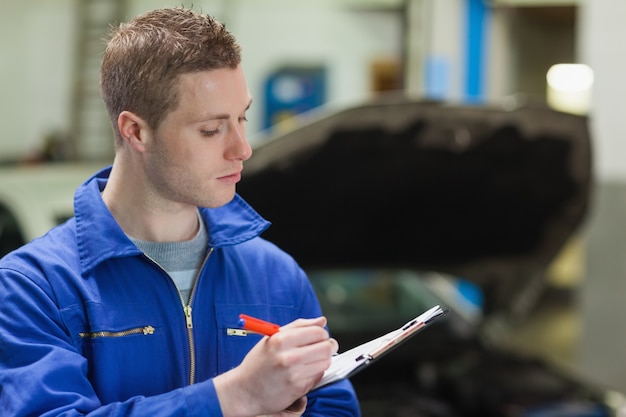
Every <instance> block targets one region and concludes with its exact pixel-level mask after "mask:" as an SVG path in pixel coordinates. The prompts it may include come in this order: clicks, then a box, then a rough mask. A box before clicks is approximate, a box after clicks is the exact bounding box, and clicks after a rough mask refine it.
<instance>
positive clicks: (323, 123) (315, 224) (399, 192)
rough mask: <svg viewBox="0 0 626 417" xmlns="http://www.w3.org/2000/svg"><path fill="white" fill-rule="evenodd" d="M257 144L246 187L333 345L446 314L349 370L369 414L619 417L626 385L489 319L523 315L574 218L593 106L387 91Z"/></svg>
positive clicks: (586, 189) (573, 229)
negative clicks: (556, 356)
mask: <svg viewBox="0 0 626 417" xmlns="http://www.w3.org/2000/svg"><path fill="white" fill-rule="evenodd" d="M261 143H262V145H261V146H258V147H256V148H255V151H254V154H253V156H252V158H251V159H250V160H249V161H247V163H246V167H245V175H244V177H243V179H242V181H241V182H240V184H239V186H238V192H239V193H240V194H241V195H242V196H243V197H244V199H246V200H247V201H248V202H250V204H251V205H252V206H253V207H255V208H256V209H257V210H258V211H259V212H260V214H261V215H263V216H264V217H265V218H267V219H268V220H270V221H271V222H272V223H273V224H272V226H271V227H270V228H269V229H268V230H267V231H266V232H265V233H264V237H265V238H267V239H268V240H270V241H273V242H274V243H276V244H277V245H278V246H280V247H282V248H283V249H285V250H286V251H287V252H289V253H290V254H292V255H293V256H294V257H295V259H296V260H298V262H300V264H301V265H302V267H303V268H304V269H305V271H306V272H307V273H308V275H309V277H310V279H311V282H312V284H313V286H314V288H315V290H316V292H317V295H318V297H319V299H320V302H321V304H322V308H323V311H324V314H325V315H327V317H328V326H329V329H330V332H331V334H332V335H333V337H335V338H336V339H337V340H338V341H339V344H340V346H341V348H342V350H347V349H349V348H351V347H353V346H356V345H358V344H361V343H363V342H365V341H368V340H371V339H373V338H375V337H377V336H380V335H382V334H385V333H387V332H388V331H390V330H393V329H396V328H398V327H399V326H401V325H402V324H404V323H406V322H407V320H410V319H411V318H413V317H416V316H417V315H418V314H419V313H421V312H422V311H424V310H426V309H428V308H430V307H431V306H433V305H437V304H439V305H442V306H444V307H445V308H446V309H447V310H448V314H447V315H446V316H445V317H444V318H443V319H441V320H438V321H437V323H433V325H432V327H428V328H427V329H425V331H423V332H420V333H419V334H417V335H415V336H413V337H412V338H411V339H409V340H408V341H406V342H405V343H403V344H402V345H401V346H399V347H397V348H396V349H395V350H394V351H392V352H391V353H388V354H386V355H385V356H384V357H382V358H381V359H379V360H378V361H377V362H375V363H373V364H372V365H371V366H369V367H367V368H366V369H364V370H363V371H361V372H359V373H358V374H356V375H354V376H352V377H351V381H352V383H353V384H354V386H355V389H356V391H357V394H358V396H359V399H360V401H361V404H362V408H363V416H365V417H401V416H416V417H422V416H425V417H444V416H445V417H448V416H455V417H457V416H464V417H474V416H476V417H477V416H480V417H539V416H542V417H543V416H549V417H557V416H570V417H581V416H586V417H592V416H611V415H617V413H618V412H619V410H620V407H621V406H618V405H617V406H616V403H619V401H621V398H622V396H621V394H620V393H616V392H613V391H612V390H610V389H607V388H605V387H602V386H598V385H597V384H596V383H594V382H592V381H589V380H586V379H585V378H584V377H582V376H580V375H575V374H574V373H573V372H572V371H570V370H568V369H565V367H562V366H558V365H557V364H555V363H552V362H551V361H549V360H547V359H546V358H543V357H539V356H533V355H531V354H530V353H528V352H523V351H521V350H515V349H511V348H510V346H508V345H507V344H506V343H503V340H501V339H502V338H501V337H500V336H499V334H498V332H494V331H493V329H494V328H497V326H506V324H507V323H510V322H512V320H513V319H517V320H521V319H523V318H524V317H527V316H528V315H529V313H530V312H532V309H533V308H535V307H536V306H537V304H538V300H539V298H540V296H541V295H542V294H543V293H544V292H545V291H546V289H547V283H546V276H547V274H546V271H547V269H548V267H549V266H550V265H551V264H552V262H553V261H554V260H555V258H556V257H557V256H558V254H559V253H560V251H561V250H562V249H563V247H564V246H565V245H566V244H567V243H568V242H569V241H570V239H572V237H573V236H574V235H575V234H576V233H577V231H578V230H579V229H580V227H581V225H582V224H584V221H585V218H586V215H587V213H588V211H589V208H590V194H591V192H592V188H593V176H592V172H593V170H592V164H591V142H590V135H589V129H588V121H587V119H586V117H584V116H578V115H573V114H568V113H563V112H559V111H556V110H553V109H550V108H548V107H547V106H545V105H543V104H541V103H527V104H526V105H523V106H498V105H487V104H483V105H478V104H451V103H441V102H433V101H424V100H420V99H413V98H411V97H407V96H404V95H395V96H383V97H378V98H375V99H372V100H369V101H366V102H364V103H360V104H358V105H355V106H348V107H346V108H343V109H340V110H337V109H334V110H333V111H329V112H323V111H319V112H316V113H313V114H309V115H305V116H302V118H301V119H300V120H299V123H298V124H297V125H296V126H295V127H292V128H291V129H289V130H284V129H277V130H276V131H275V132H268V133H267V134H266V136H265V137H262V138H261ZM616 399H620V400H619V401H616Z"/></svg>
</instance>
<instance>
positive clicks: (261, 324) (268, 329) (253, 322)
mask: <svg viewBox="0 0 626 417" xmlns="http://www.w3.org/2000/svg"><path fill="white" fill-rule="evenodd" d="M239 325H240V326H241V327H242V328H244V329H246V330H249V331H251V332H255V333H260V334H264V335H266V336H271V335H273V334H274V333H276V332H277V331H278V330H279V329H280V326H279V325H278V324H274V323H270V322H269V321H265V320H261V319H257V318H255V317H252V316H248V315H246V314H240V315H239Z"/></svg>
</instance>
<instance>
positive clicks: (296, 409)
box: [285, 396, 307, 415]
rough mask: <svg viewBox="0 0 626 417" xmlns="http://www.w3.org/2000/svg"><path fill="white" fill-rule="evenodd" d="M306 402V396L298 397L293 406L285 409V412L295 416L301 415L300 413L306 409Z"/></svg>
mask: <svg viewBox="0 0 626 417" xmlns="http://www.w3.org/2000/svg"><path fill="white" fill-rule="evenodd" d="M306 402H307V398H306V396H304V397H300V398H298V399H297V400H296V401H294V402H293V404H291V405H290V406H289V407H287V409H286V410H285V411H289V412H292V413H294V414H295V415H301V414H302V413H304V410H305V409H306Z"/></svg>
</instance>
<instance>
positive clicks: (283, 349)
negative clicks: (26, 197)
mask: <svg viewBox="0 0 626 417" xmlns="http://www.w3.org/2000/svg"><path fill="white" fill-rule="evenodd" d="M100 77H101V80H100V87H101V93H102V96H103V99H104V102H105V104H106V107H107V111H108V112H109V116H110V118H111V122H112V126H113V131H114V136H115V139H114V147H115V157H114V160H113V163H112V165H111V166H110V167H107V168H105V169H103V170H102V171H101V172H98V173H96V174H95V175H94V176H93V177H92V178H90V179H88V180H87V181H86V182H85V183H84V184H82V185H81V186H80V187H78V189H77V190H76V193H75V197H74V209H75V216H74V217H73V218H72V219H70V220H69V221H67V222H66V223H64V224H62V225H60V226H57V227H56V228H54V229H52V230H51V231H49V232H48V233H47V234H45V235H44V236H43V237H40V238H38V239H35V240H34V241H33V242H30V243H28V244H26V245H25V246H22V247H21V248H20V249H18V250H16V251H14V252H12V253H10V254H8V255H6V256H5V257H4V258H2V259H1V260H0V414H1V415H3V416H13V417H16V416H52V415H55V416H56V415H63V416H75V415H89V416H104V415H106V416H122V415H123V416H142V417H145V416H151V417H155V416H192V415H193V416H233V417H234V416H258V415H272V416H294V415H295V416H300V415H307V416H358V415H360V411H359V406H358V402H357V398H356V395H355V393H354V390H353V388H352V386H351V384H350V382H349V381H347V380H344V381H341V382H339V383H336V384H333V385H329V386H327V387H324V388H321V389H318V390H314V391H310V390H311V388H312V387H313V386H314V385H315V384H316V382H317V381H318V380H320V378H321V376H322V374H323V372H324V370H325V369H327V367H328V366H329V365H330V361H331V356H332V355H333V354H334V353H336V352H337V350H338V345H337V342H336V341H335V340H334V339H332V338H330V337H329V334H328V332H327V329H326V319H325V318H324V317H323V316H322V312H321V309H320V306H319V303H318V301H317V298H316V296H315V294H314V292H313V290H312V287H311V286H310V284H309V281H308V278H307V276H306V275H305V273H304V272H303V270H302V269H301V268H300V267H299V266H298V264H297V263H296V261H295V260H294V259H293V258H291V257H290V256H289V255H288V254H286V253H284V252H283V251H281V250H280V249H279V248H277V247H276V246H274V245H273V244H271V243H270V242H268V241H266V240H264V239H262V238H261V237H260V236H259V235H260V234H261V232H263V230H265V229H266V228H267V227H268V225H269V223H268V222H267V221H266V220H264V219H263V218H261V217H260V215H259V214H257V213H256V212H255V211H254V210H253V209H252V208H251V207H250V206H248V205H247V204H246V203H245V202H244V201H243V199H242V198H241V197H240V196H238V195H237V194H236V192H235V188H236V184H237V182H238V181H239V179H240V176H241V172H242V164H243V162H244V161H245V160H247V159H248V158H249V157H250V155H251V148H250V145H249V144H248V142H247V140H246V135H245V133H244V130H245V129H244V128H245V123H246V111H247V110H248V108H249V107H250V105H251V102H252V100H251V97H250V94H249V92H248V88H247V85H246V79H245V76H244V72H243V70H242V67H241V56H240V47H239V45H238V43H237V41H236V40H235V38H234V37H233V35H232V34H231V33H229V32H228V31H227V30H226V29H225V27H224V25H223V24H221V23H220V22H218V21H216V20H214V19H213V18H212V17H210V16H207V15H204V14H201V13H199V12H196V11H193V10H190V9H186V8H166V9H158V10H154V11H151V12H148V13H145V14H143V15H140V16H138V17H136V18H135V19H133V20H132V21H130V22H129V23H126V24H121V25H120V26H119V27H118V28H115V29H114V30H113V31H112V33H111V36H110V38H109V40H108V43H107V47H106V50H105V52H104V56H103V60H102V65H101V73H100ZM241 313H245V314H249V315H251V316H256V317H259V318H262V319H265V320H268V321H271V322H274V323H277V324H279V325H281V326H282V327H281V328H280V331H279V332H278V333H276V334H274V335H272V336H261V335H258V334H251V333H249V332H246V331H244V330H242V329H241V328H240V327H239V323H238V321H239V314H241Z"/></svg>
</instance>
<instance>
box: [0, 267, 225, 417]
mask: <svg viewBox="0 0 626 417" xmlns="http://www.w3.org/2000/svg"><path fill="white" fill-rule="evenodd" d="M54 299H55V297H54V293H53V291H52V290H51V288H50V287H48V286H46V281H45V280H44V279H39V280H37V279H32V278H29V277H27V276H25V275H24V274H23V273H21V272H18V271H17V270H15V269H9V268H0V410H1V411H2V412H1V414H2V415H7V416H13V417H22V416H23V417H25V416H67V417H69V416H109V417H113V416H127V417H132V416H138V417H139V416H141V417H145V416H152V417H160V416H163V417H165V416H221V415H222V413H221V410H220V407H219V403H218V400H217V394H216V392H215V389H214V387H213V382H212V380H207V381H205V382H202V383H198V384H196V385H192V386H188V387H184V388H179V389H175V390H173V391H170V392H167V393H164V394H159V395H154V396H146V397H139V396H138V397H133V398H129V399H128V400H126V401H123V402H114V403H110V404H106V405H103V404H102V403H101V401H100V400H99V399H98V397H97V395H96V393H95V391H94V388H93V387H92V385H91V383H90V381H89V379H88V375H87V362H86V359H85V358H84V357H83V356H82V355H81V353H80V352H79V351H78V350H77V349H76V347H75V345H74V344H73V343H72V338H71V337H70V336H69V335H68V334H67V331H66V326H65V325H64V323H63V319H62V317H61V314H60V313H59V310H58V308H57V306H56V304H55V302H54ZM120 366H124V364H121V365H120ZM112 372H115V370H112ZM128 383H129V384H132V383H133V381H128Z"/></svg>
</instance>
